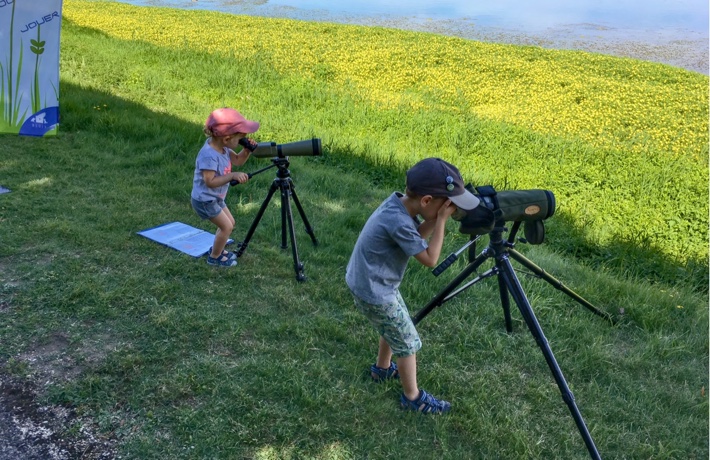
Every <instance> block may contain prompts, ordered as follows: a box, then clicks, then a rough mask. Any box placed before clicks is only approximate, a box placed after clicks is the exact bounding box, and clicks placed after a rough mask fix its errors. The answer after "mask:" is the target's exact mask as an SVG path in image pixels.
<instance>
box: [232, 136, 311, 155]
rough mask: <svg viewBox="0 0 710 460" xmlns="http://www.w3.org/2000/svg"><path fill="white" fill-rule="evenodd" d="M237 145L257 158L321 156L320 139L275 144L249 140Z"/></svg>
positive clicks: (244, 139) (242, 140)
mask: <svg viewBox="0 0 710 460" xmlns="http://www.w3.org/2000/svg"><path fill="white" fill-rule="evenodd" d="M239 145H241V146H242V147H244V148H245V149H247V150H249V151H250V152H251V155H252V156H254V157H257V158H274V157H278V158H286V157H309V156H319V155H320V154H321V145H320V139H317V138H313V139H307V140H304V141H296V142H289V143H287V144H277V143H276V142H258V143H257V142H255V141H254V140H252V139H249V138H246V137H245V138H242V139H240V140H239Z"/></svg>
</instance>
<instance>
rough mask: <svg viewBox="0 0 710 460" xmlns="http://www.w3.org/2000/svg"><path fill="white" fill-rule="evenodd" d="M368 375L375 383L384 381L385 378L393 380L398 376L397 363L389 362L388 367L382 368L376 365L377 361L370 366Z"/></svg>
mask: <svg viewBox="0 0 710 460" xmlns="http://www.w3.org/2000/svg"><path fill="white" fill-rule="evenodd" d="M370 377H372V380H374V381H375V382H377V383H380V382H384V381H386V380H395V379H398V378H399V371H398V370H397V365H396V364H395V363H392V362H390V367H388V368H387V369H383V368H381V367H377V363H375V364H373V365H372V366H370Z"/></svg>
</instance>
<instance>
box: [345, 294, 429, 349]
mask: <svg viewBox="0 0 710 460" xmlns="http://www.w3.org/2000/svg"><path fill="white" fill-rule="evenodd" d="M353 298H354V299H355V306H356V307H357V309H358V310H360V312H361V313H362V314H363V315H365V316H366V317H367V319H368V320H370V323H371V324H372V325H373V326H374V327H375V329H376V330H377V332H378V333H379V334H380V335H381V336H382V337H384V339H385V341H386V342H387V344H388V345H389V346H390V348H391V349H392V353H394V354H395V355H397V356H399V357H404V356H409V355H413V354H414V353H416V352H417V351H419V349H420V348H421V347H422V341H421V339H420V338H419V333H418V332H417V329H416V328H415V327H414V323H413V322H412V318H411V317H410V316H409V310H407V305H406V304H405V303H404V299H402V296H401V295H400V294H399V291H397V300H396V301H395V302H391V303H386V304H383V305H372V304H369V303H367V302H363V301H362V300H361V299H359V298H358V297H357V296H355V295H353Z"/></svg>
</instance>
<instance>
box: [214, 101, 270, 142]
mask: <svg viewBox="0 0 710 460" xmlns="http://www.w3.org/2000/svg"><path fill="white" fill-rule="evenodd" d="M258 129H259V122H257V121H251V120H247V119H246V118H244V115H242V114H241V113H239V112H237V111H236V110H234V109H231V108H229V107H224V108H221V109H217V110H214V111H213V112H212V113H211V114H210V116H209V117H207V121H205V131H207V132H208V134H210V135H212V136H216V137H222V136H229V135H231V134H236V133H244V134H251V133H254V132H256V130H258Z"/></svg>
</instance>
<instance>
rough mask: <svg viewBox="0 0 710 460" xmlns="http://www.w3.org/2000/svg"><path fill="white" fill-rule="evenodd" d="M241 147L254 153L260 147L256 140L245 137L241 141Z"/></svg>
mask: <svg viewBox="0 0 710 460" xmlns="http://www.w3.org/2000/svg"><path fill="white" fill-rule="evenodd" d="M239 145H241V146H242V147H244V148H245V149H247V150H248V151H249V152H253V151H254V150H256V148H257V147H258V146H259V143H258V142H256V141H255V140H254V139H249V138H248V137H243V138H241V139H239Z"/></svg>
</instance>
